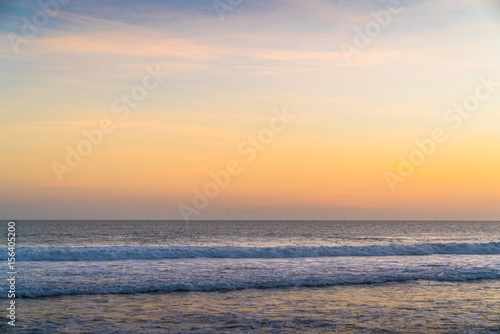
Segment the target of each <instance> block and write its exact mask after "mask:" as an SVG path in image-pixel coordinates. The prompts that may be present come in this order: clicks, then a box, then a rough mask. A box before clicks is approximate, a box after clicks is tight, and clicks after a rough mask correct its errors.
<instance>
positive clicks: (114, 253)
mask: <svg viewBox="0 0 500 334" xmlns="http://www.w3.org/2000/svg"><path fill="white" fill-rule="evenodd" d="M2 228H3V230H4V231H5V232H4V235H5V241H7V222H3V224H2ZM16 243H17V248H16V270H17V272H18V274H17V280H16V328H15V332H22V333H57V332H60V333H230V332H236V333H238V332H240V333H247V332H254V333H304V332H306V331H307V332H311V331H312V332H318V333H349V332H352V333H360V332H361V333H500V222H479V221H478V222H473V221H471V222H455V221H425V222H416V221H197V222H183V221H16ZM5 244H6V242H5ZM1 260H2V261H3V262H4V263H5V264H6V263H7V252H6V249H5V251H4V252H3V253H2V257H1ZM5 267H6V266H5ZM2 275H3V276H2V278H4V282H6V280H5V278H6V277H7V269H5V270H4V273H2ZM8 289H9V287H8V284H7V283H5V284H2V285H1V286H0V297H1V299H0V302H2V305H3V306H4V307H3V309H4V310H5V309H6V308H7V303H8V302H9V300H8V299H7V294H8ZM4 314H5V316H4V317H5V320H4V321H2V323H1V327H0V330H2V331H4V332H7V331H12V330H13V329H12V328H11V326H9V325H7V321H8V319H7V318H6V314H7V312H6V310H5V311H4Z"/></svg>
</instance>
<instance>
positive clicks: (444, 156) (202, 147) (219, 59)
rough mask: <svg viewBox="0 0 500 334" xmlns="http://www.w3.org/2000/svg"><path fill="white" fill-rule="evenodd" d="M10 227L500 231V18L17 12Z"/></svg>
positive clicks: (3, 113) (71, 5)
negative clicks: (482, 225) (241, 224)
mask: <svg viewBox="0 0 500 334" xmlns="http://www.w3.org/2000/svg"><path fill="white" fill-rule="evenodd" d="M0 35H1V38H0V75H1V80H0V119H1V122H0V139H1V140H0V162H1V164H0V187H1V189H2V191H1V193H0V212H1V216H2V219H132V220H135V219H175V220H178V219H186V220H198V219H201V220H204V219H227V220H233V219H242V220H248V219H311V220H315V219H318V220H319V219H331V220H357V219H366V220H384V219H391V220H433V219H450V220H454V219H460V220H498V219H500V173H498V171H499V170H500V154H499V153H500V146H499V144H498V143H499V142H500V131H499V130H500V113H499V110H500V57H499V56H500V43H498V40H499V37H500V3H499V2H498V1H492V0H488V1H486V0H483V1H478V0H475V1H472V0H458V1H445V0H433V1H430V0H412V1H401V2H395V1H389V2H386V1H367V0H359V1H357V0H355V1H346V0H336V1H334V0H308V1H302V0H289V1H288V0H269V1H262V0H220V1H218V0H216V1H210V0H208V1H201V0H196V1H195V0H191V1H190V0H188V1H168V0H167V1H153V0H151V1H118V0H108V1H104V0H103V1H97V0H86V1H78V0H42V1H40V2H39V1H22V0H21V1H14V0H11V1H2V2H1V4H0Z"/></svg>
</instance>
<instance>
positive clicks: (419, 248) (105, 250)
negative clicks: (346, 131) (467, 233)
mask: <svg viewBox="0 0 500 334" xmlns="http://www.w3.org/2000/svg"><path fill="white" fill-rule="evenodd" d="M431 254H470V255H475V254H477V255H491V254H500V242H488V243H425V244H416V245H405V244H390V245H372V246H320V247H306V246H283V247H229V246H224V247H199V246H171V247H166V246H110V247H19V248H17V252H16V260H17V261H113V260H159V259H187V258H233V259H236V258H268V259H272V258H299V257H337V256H401V255H431ZM6 256H7V252H6V251H4V252H2V253H1V258H0V260H2V261H4V260H6Z"/></svg>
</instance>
